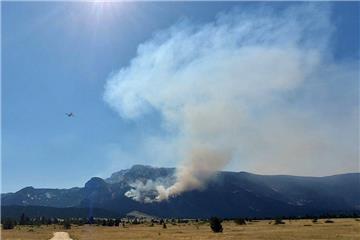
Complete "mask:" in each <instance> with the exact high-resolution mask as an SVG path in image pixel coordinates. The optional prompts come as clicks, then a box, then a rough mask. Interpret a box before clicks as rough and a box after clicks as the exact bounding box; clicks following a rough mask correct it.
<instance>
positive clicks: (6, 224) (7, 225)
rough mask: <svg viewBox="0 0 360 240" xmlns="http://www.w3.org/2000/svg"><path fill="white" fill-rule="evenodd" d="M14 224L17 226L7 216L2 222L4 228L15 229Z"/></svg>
mask: <svg viewBox="0 0 360 240" xmlns="http://www.w3.org/2000/svg"><path fill="white" fill-rule="evenodd" d="M14 226H15V223H14V221H13V220H12V219H10V218H6V219H5V220H4V222H3V224H2V229H4V230H8V229H13V228H14Z"/></svg>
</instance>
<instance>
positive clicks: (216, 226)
mask: <svg viewBox="0 0 360 240" xmlns="http://www.w3.org/2000/svg"><path fill="white" fill-rule="evenodd" d="M210 228H211V230H212V231H213V232H215V233H219V232H222V231H223V227H222V225H221V220H220V219H219V218H217V217H212V218H210Z"/></svg>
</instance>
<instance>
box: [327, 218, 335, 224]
mask: <svg viewBox="0 0 360 240" xmlns="http://www.w3.org/2000/svg"><path fill="white" fill-rule="evenodd" d="M325 223H334V221H333V220H331V219H327V220H326V221H325Z"/></svg>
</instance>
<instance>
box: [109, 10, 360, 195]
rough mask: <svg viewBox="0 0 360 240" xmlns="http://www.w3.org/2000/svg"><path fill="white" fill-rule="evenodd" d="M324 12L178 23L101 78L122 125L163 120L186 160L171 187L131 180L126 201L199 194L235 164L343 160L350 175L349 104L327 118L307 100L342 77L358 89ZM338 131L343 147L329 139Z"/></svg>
mask: <svg viewBox="0 0 360 240" xmlns="http://www.w3.org/2000/svg"><path fill="white" fill-rule="evenodd" d="M329 11H330V10H329V8H324V6H323V5H322V7H319V6H318V5H312V4H309V5H302V6H301V5H298V6H297V7H296V9H295V8H288V9H285V10H277V11H276V12H273V10H271V9H268V8H262V9H261V10H256V11H253V12H247V13H243V12H241V11H233V12H230V13H226V14H225V13H224V14H220V15H218V17H217V19H216V21H214V22H211V23H207V24H192V23H190V22H186V21H185V22H180V23H178V24H175V25H174V26H172V27H171V28H169V29H167V30H164V31H162V32H159V33H158V34H157V35H155V36H154V37H153V38H152V39H150V40H148V41H146V42H145V43H143V44H141V45H140V46H139V47H138V51H137V56H136V57H135V58H133V59H132V61H131V63H130V65H129V66H127V67H123V68H121V69H120V70H119V71H118V72H117V73H116V74H113V75H112V76H111V77H110V78H109V79H108V82H107V84H106V89H105V100H106V102H107V103H109V104H110V105H111V107H113V108H114V109H115V110H116V111H118V112H119V114H120V115H121V117H123V118H128V119H134V118H138V117H140V116H144V115H146V114H147V113H148V112H151V111H158V112H159V113H161V115H162V118H163V120H164V125H163V126H164V128H165V129H166V130H167V131H168V132H169V134H170V135H171V136H172V139H171V141H173V142H175V143H176V146H178V148H179V149H181V151H179V152H180V156H176V157H177V158H180V159H183V160H182V161H181V162H180V163H179V166H178V170H177V173H176V182H175V183H174V184H172V185H170V186H164V185H163V184H161V183H154V182H148V183H136V184H135V185H134V186H133V187H134V188H133V189H132V190H130V191H129V192H127V193H126V196H128V197H131V198H133V199H134V200H137V201H143V202H151V201H154V200H155V201H162V200H164V199H168V198H169V197H172V196H176V195H178V194H180V193H182V192H184V191H189V190H194V189H201V188H203V187H205V185H206V182H207V181H208V180H209V178H211V177H212V176H213V174H214V173H215V172H216V171H218V170H221V169H223V168H224V167H226V166H227V165H228V164H229V162H230V161H231V160H232V159H241V160H244V161H251V162H252V163H253V164H252V165H253V166H255V168H256V166H257V164H259V165H262V166H270V165H272V166H277V167H278V170H279V169H280V171H281V166H282V165H284V164H295V165H297V164H298V163H299V162H302V161H303V162H302V164H303V165H304V166H308V165H309V163H311V162H312V161H313V165H312V166H316V167H317V166H318V165H321V164H324V163H323V162H319V161H321V160H323V161H325V160H324V159H326V161H329V162H331V163H333V162H334V161H335V160H334V159H340V158H341V159H344V158H345V157H346V158H347V159H351V161H350V164H349V166H347V167H349V168H352V167H353V165H351V164H352V163H353V162H355V164H356V158H357V157H356V156H357V152H356V145H355V148H354V147H353V146H354V144H348V143H349V142H355V144H356V140H355V141H354V138H351V137H353V136H354V135H349V134H348V132H351V131H353V129H350V128H346V127H343V126H345V125H347V123H349V122H350V124H349V125H348V126H354V121H355V122H356V117H355V116H356V114H355V111H353V109H356V107H354V108H351V109H350V110H351V111H349V112H350V113H349V112H348V115H346V116H345V117H344V118H343V119H342V120H339V119H337V120H336V121H332V117H328V116H325V115H326V114H325V113H322V112H319V111H321V109H324V108H326V107H324V106H323V105H322V104H320V103H319V104H318V105H317V104H313V103H312V102H311V101H310V100H309V99H312V100H313V101H320V100H319V99H322V98H324V97H325V96H327V97H328V96H330V95H331V93H329V91H328V89H327V88H328V87H327V85H328V84H330V85H331V84H333V82H335V81H338V80H339V79H340V80H342V79H346V80H343V81H348V82H347V83H348V84H350V85H351V86H354V82H356V71H355V70H354V69H355V68H354V67H351V66H349V65H346V66H345V65H339V64H337V63H335V62H334V60H333V58H332V56H331V52H329V51H328V49H329V47H328V45H329V40H330V37H331V34H332V31H333V29H332V25H331V23H330V21H329V16H330V12H329ZM355 66H356V65H355ZM319 82H322V84H319ZM354 96H355V95H351V96H350V97H354ZM299 99H300V100H299ZM344 119H345V120H344ZM334 127H335V128H336V127H337V129H341V130H340V131H335V132H334V131H332V129H334ZM339 132H341V134H343V135H344V136H346V137H345V139H344V142H342V143H338V141H337V142H336V141H334V140H333V138H334V136H336V135H337V134H339ZM167 140H168V138H167ZM159 142H161V141H159ZM354 149H355V150H354ZM319 159H320V160H319ZM333 160H334V161H333ZM354 160H355V161H354ZM264 163H265V164H264Z"/></svg>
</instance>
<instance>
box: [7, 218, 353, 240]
mask: <svg viewBox="0 0 360 240" xmlns="http://www.w3.org/2000/svg"><path fill="white" fill-rule="evenodd" d="M269 222H270V221H265V220H264V221H259V222H251V223H248V224H247V225H241V226H240V225H237V224H235V223H234V222H232V221H231V222H224V223H223V227H224V232H223V233H212V232H211V230H210V228H209V225H208V224H198V223H190V224H177V225H172V224H167V229H163V228H162V225H155V226H153V227H151V226H150V225H149V224H141V225H128V226H127V227H126V228H123V227H122V226H120V227H102V226H88V225H84V226H73V227H72V228H71V229H70V230H67V231H68V232H69V233H70V236H71V237H72V238H73V239H74V240H83V239H84V240H115V239H119V240H120V239H134V240H135V239H139V240H140V239H159V240H161V239H164V240H165V239H171V240H177V239H204V240H205V239H206V240H209V239H226V240H232V239H234V240H235V239H254V240H258V239H267V240H272V239H274V240H275V239H276V240H279V239H286V240H295V239H299V240H300V239H357V240H360V222H359V221H355V219H335V220H334V223H325V220H324V219H322V220H321V219H320V220H319V221H318V223H312V221H311V220H292V221H285V223H286V224H283V225H274V224H273V223H274V221H272V224H269ZM29 229H30V227H21V228H20V229H19V228H18V227H17V228H16V229H13V230H4V231H2V238H1V239H4V240H25V239H26V240H32V239H37V240H42V239H44V240H48V239H50V238H51V237H52V232H54V231H64V230H63V229H61V227H60V226H57V229H54V226H48V227H46V226H42V227H40V228H39V227H34V228H32V229H33V231H30V232H29Z"/></svg>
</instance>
